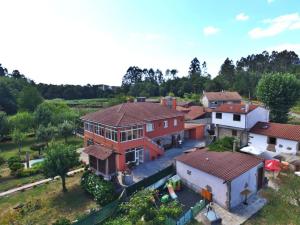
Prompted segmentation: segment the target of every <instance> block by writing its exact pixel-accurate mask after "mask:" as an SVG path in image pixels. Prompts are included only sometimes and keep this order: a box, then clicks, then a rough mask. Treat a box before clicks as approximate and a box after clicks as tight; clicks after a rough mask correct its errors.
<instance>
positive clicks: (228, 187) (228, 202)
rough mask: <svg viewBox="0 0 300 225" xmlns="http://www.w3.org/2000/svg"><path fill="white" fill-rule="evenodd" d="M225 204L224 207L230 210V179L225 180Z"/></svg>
mask: <svg viewBox="0 0 300 225" xmlns="http://www.w3.org/2000/svg"><path fill="white" fill-rule="evenodd" d="M226 184H227V204H226V207H227V209H228V211H230V207H231V181H227V182H226Z"/></svg>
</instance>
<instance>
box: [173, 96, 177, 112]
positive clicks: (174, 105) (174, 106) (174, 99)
mask: <svg viewBox="0 0 300 225" xmlns="http://www.w3.org/2000/svg"><path fill="white" fill-rule="evenodd" d="M176 106H177V99H176V98H172V108H173V109H176Z"/></svg>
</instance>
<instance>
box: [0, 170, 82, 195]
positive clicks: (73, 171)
mask: <svg viewBox="0 0 300 225" xmlns="http://www.w3.org/2000/svg"><path fill="white" fill-rule="evenodd" d="M83 170H84V168H80V169H77V170H72V171H70V172H68V173H67V174H68V176H70V175H73V174H75V173H79V172H81V171H83ZM57 179H59V176H56V177H54V178H47V179H44V180H39V181H36V182H34V183H30V184H25V185H23V186H21V187H17V188H13V189H10V190H8V191H4V192H1V193H0V197H4V196H7V195H10V194H13V193H15V192H18V191H23V190H26V189H29V188H32V187H35V186H38V185H41V184H45V183H48V182H50V181H53V180H57Z"/></svg>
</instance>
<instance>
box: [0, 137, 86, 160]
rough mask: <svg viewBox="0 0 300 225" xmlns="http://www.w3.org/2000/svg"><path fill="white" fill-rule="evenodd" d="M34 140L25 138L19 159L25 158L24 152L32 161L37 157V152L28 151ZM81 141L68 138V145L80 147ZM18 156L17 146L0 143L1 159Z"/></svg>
mask: <svg viewBox="0 0 300 225" xmlns="http://www.w3.org/2000/svg"><path fill="white" fill-rule="evenodd" d="M54 141H55V142H63V141H64V140H63V139H61V138H58V139H55V140H54ZM36 142H37V141H36V138H35V137H27V138H26V139H25V140H24V143H23V145H22V148H21V157H22V158H25V155H26V152H28V153H29V154H30V158H31V159H32V158H33V156H34V155H35V156H37V155H38V152H37V151H33V150H31V149H30V146H31V145H32V144H34V143H36ZM82 143H83V140H82V138H79V137H76V136H72V137H69V138H68V144H70V145H74V146H79V145H82ZM18 154H19V150H18V146H17V145H16V144H15V143H14V142H12V141H9V142H4V143H0V156H1V157H3V158H4V159H6V160H7V159H9V158H10V157H12V156H16V155H18Z"/></svg>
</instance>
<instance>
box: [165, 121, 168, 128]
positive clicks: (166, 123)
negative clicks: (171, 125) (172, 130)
mask: <svg viewBox="0 0 300 225" xmlns="http://www.w3.org/2000/svg"><path fill="white" fill-rule="evenodd" d="M167 127H168V120H164V128H167Z"/></svg>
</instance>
